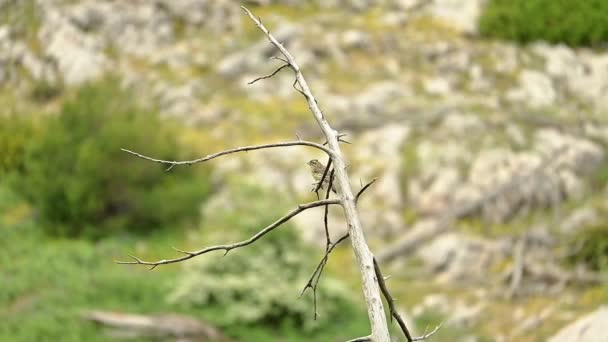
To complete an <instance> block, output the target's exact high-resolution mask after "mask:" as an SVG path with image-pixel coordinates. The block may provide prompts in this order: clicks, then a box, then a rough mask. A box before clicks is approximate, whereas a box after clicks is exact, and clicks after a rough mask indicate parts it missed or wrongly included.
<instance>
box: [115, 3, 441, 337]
mask: <svg viewBox="0 0 608 342" xmlns="http://www.w3.org/2000/svg"><path fill="white" fill-rule="evenodd" d="M242 9H243V10H244V11H245V13H246V14H247V15H248V16H249V18H250V19H251V20H252V21H253V22H254V23H255V25H256V26H257V27H258V28H259V29H260V30H261V31H262V32H263V33H264V35H265V36H266V37H267V38H268V40H269V41H270V43H271V44H272V45H274V46H275V47H276V48H277V49H278V51H279V52H280V55H281V56H278V57H274V59H276V60H278V61H281V62H282V63H283V64H282V65H281V66H280V67H279V68H277V69H276V70H275V71H274V72H272V73H270V74H268V75H266V76H262V77H259V78H257V79H255V80H253V81H251V82H250V84H252V83H255V82H257V81H260V80H264V79H268V78H271V77H272V76H274V75H276V74H277V73H279V72H280V71H281V70H283V69H291V70H292V71H293V73H294V75H295V81H294V83H293V88H294V89H295V90H297V91H298V92H299V93H300V94H301V95H302V96H303V97H304V98H305V99H306V102H307V103H308V107H309V109H310V111H311V113H312V115H313V117H314V118H315V120H316V121H317V124H318V125H319V128H320V129H321V131H322V132H323V134H324V135H325V139H326V141H325V143H323V144H319V143H316V142H311V141H304V140H302V139H301V138H300V137H298V140H295V141H288V142H280V143H273V144H264V145H256V146H245V147H238V148H234V149H230V150H226V151H221V152H218V153H215V154H211V155H208V156H206V157H203V158H199V159H195V160H187V161H170V160H160V159H155V158H151V157H148V156H145V155H142V154H139V153H137V152H133V151H129V150H124V151H125V152H128V153H131V154H133V155H135V156H137V157H140V158H143V159H146V160H149V161H153V162H157V163H162V164H165V165H168V168H167V170H170V169H172V168H173V167H175V166H180V165H192V164H197V163H202V162H205V161H208V160H211V159H214V158H217V157H221V156H224V155H227V154H232V153H237V152H244V151H252V150H259V149H266V148H274V147H287V146H308V147H312V148H316V149H318V150H320V151H323V152H324V153H325V154H327V156H328V162H327V165H326V169H325V171H324V173H323V177H322V179H321V181H320V182H318V183H317V186H316V188H315V189H314V190H315V192H317V196H318V191H319V189H320V187H321V185H322V184H323V182H324V181H325V180H326V177H329V182H333V184H334V185H335V188H336V189H337V196H338V199H330V198H329V190H330V189H331V188H332V183H330V184H329V186H328V187H327V193H326V196H325V199H319V200H317V201H314V202H310V203H306V204H300V205H298V206H297V207H296V208H295V209H293V210H292V211H291V212H289V213H287V214H286V215H285V216H283V217H281V218H279V219H278V220H277V221H275V222H274V223H272V224H270V225H269V226H267V227H266V228H264V229H262V230H261V231H259V232H258V233H257V234H255V235H254V236H252V237H251V238H249V239H247V240H244V241H241V242H237V243H233V244H225V245H218V246H212V247H207V248H203V249H200V250H197V251H182V250H179V249H175V248H174V249H175V250H176V251H177V252H179V253H181V254H182V256H180V257H176V258H173V259H165V260H158V261H144V260H142V259H140V258H137V257H135V256H130V257H131V258H132V259H133V261H119V262H118V263H120V264H138V265H147V266H149V267H150V269H154V268H155V267H157V266H159V265H165V264H171V263H177V262H181V261H185V260H188V259H191V258H194V257H196V256H199V255H201V254H205V253H208V252H212V251H217V250H222V251H224V254H227V253H228V252H229V251H230V250H232V249H236V248H241V247H245V246H247V245H250V244H252V243H254V242H256V241H257V240H258V239H260V238H262V237H263V236H264V235H266V234H268V233H269V232H271V231H272V230H274V229H276V228H278V227H280V226H281V225H282V224H283V223H285V222H287V221H288V220H290V219H291V218H293V217H294V216H296V215H298V214H299V213H301V212H303V211H305V210H308V209H311V208H315V207H320V206H324V207H325V218H324V223H325V232H326V249H325V255H324V257H323V258H322V259H321V261H320V262H319V264H318V266H317V268H316V269H315V270H314V272H313V274H312V276H311V278H310V280H309V282H308V283H307V284H306V285H305V287H304V290H303V291H302V293H304V292H305V291H306V290H307V289H309V288H310V289H312V291H313V300H314V303H315V318H316V287H317V284H318V282H319V279H320V277H321V273H322V272H323V268H324V266H325V265H326V263H327V261H328V258H329V254H330V253H331V252H332V250H333V249H334V248H335V247H336V246H337V245H338V244H339V243H341V242H342V241H344V240H346V239H347V238H350V240H351V244H352V248H353V251H354V253H355V256H356V260H357V265H358V268H359V271H360V272H361V282H362V286H363V295H364V297H365V302H366V305H367V313H368V316H369V321H370V325H371V334H370V335H369V336H365V337H360V338H357V339H355V340H356V341H374V342H388V341H390V335H389V328H388V324H387V320H386V316H385V312H384V307H383V304H382V298H381V293H382V294H383V295H384V298H385V299H386V301H387V303H388V306H389V312H390V315H391V319H392V318H393V317H394V318H395V319H396V320H397V322H398V324H399V326H400V328H401V330H402V331H403V333H404V335H405V337H406V339H407V340H408V341H420V340H423V339H426V338H428V337H429V336H431V335H432V334H433V333H435V331H437V329H438V328H439V327H437V328H435V329H434V330H433V331H432V332H430V333H428V334H424V335H423V336H420V337H412V335H411V334H410V332H409V330H408V328H407V327H406V325H405V323H404V321H403V319H402V318H401V317H400V316H399V314H398V312H397V310H396V309H395V307H394V301H393V299H392V297H391V295H390V294H389V292H388V289H387V287H386V284H385V282H384V278H383V277H382V274H381V273H380V266H379V265H378V263H377V262H376V260H375V259H374V256H373V254H372V252H371V250H370V249H369V247H368V245H367V242H366V241H365V235H364V233H363V227H362V226H361V221H360V219H359V214H358V212H357V200H358V199H359V196H360V195H361V194H362V193H363V192H364V191H365V190H366V189H368V188H369V186H370V185H371V184H372V183H373V182H374V181H375V180H373V181H371V182H370V183H368V184H367V185H365V186H364V187H362V188H361V190H359V192H358V193H357V194H356V195H354V194H353V190H352V187H351V185H350V181H349V177H348V172H347V167H346V161H345V158H344V156H343V154H342V152H341V150H340V142H346V141H345V140H344V139H343V137H344V135H343V134H340V133H338V132H337V131H336V130H334V129H333V128H332V127H331V126H330V125H329V123H328V121H327V119H326V117H325V115H324V114H323V112H322V111H321V109H320V108H319V105H318V103H317V100H316V99H315V97H314V96H313V94H312V92H311V90H310V88H309V86H308V83H307V82H306V80H305V79H304V75H303V74H302V72H301V70H300V66H299V65H298V64H297V63H296V60H295V58H294V57H293V56H292V55H291V53H290V52H289V51H287V49H286V48H285V47H284V46H283V45H282V44H281V43H279V42H278V41H277V40H276V39H275V37H274V36H273V35H272V34H271V33H270V31H269V30H268V29H267V28H266V27H265V26H264V24H263V23H262V21H261V19H260V18H257V17H255V16H254V15H253V14H252V13H251V12H250V11H249V10H248V9H247V8H245V7H242ZM329 205H339V206H341V207H342V209H343V212H344V217H345V219H346V223H347V225H348V232H347V233H346V235H344V236H342V237H341V238H339V239H338V240H336V241H335V242H332V241H331V240H330V237H329V229H328V226H327V211H328V206H329Z"/></svg>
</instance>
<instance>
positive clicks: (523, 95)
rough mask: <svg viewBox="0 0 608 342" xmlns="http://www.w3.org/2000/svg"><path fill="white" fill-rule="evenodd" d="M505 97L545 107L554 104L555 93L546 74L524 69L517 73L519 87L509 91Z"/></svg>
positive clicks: (533, 105) (532, 105)
mask: <svg viewBox="0 0 608 342" xmlns="http://www.w3.org/2000/svg"><path fill="white" fill-rule="evenodd" d="M507 98H508V99H509V100H511V101H516V102H523V103H525V104H527V105H529V106H530V107H545V106H549V105H552V104H554V102H555V100H556V99H557V93H556V91H555V89H554V87H553V83H552V81H551V79H550V78H549V77H548V76H547V75H545V74H543V73H541V72H538V71H534V70H524V71H523V72H522V73H521V74H520V75H519V88H517V89H513V90H511V91H509V92H508V93H507Z"/></svg>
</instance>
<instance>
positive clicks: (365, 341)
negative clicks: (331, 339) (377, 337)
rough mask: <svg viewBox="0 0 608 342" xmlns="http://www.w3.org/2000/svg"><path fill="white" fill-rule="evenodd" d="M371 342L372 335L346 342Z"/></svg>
mask: <svg viewBox="0 0 608 342" xmlns="http://www.w3.org/2000/svg"><path fill="white" fill-rule="evenodd" d="M371 340H372V335H367V336H362V337H357V338H353V339H352V340H348V341H346V342H369V341H371Z"/></svg>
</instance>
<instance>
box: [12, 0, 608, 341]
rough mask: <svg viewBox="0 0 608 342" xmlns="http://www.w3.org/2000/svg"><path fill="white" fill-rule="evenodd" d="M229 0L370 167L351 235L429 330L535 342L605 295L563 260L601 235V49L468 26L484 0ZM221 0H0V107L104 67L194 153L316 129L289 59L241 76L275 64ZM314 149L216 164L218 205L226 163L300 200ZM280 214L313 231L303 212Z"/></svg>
mask: <svg viewBox="0 0 608 342" xmlns="http://www.w3.org/2000/svg"><path fill="white" fill-rule="evenodd" d="M245 3H246V4H248V5H249V6H251V9H252V11H254V13H255V14H256V15H259V16H260V17H261V18H262V19H263V20H264V22H265V23H266V25H267V26H269V27H270V28H271V29H272V30H273V33H274V34H275V36H276V37H277V38H278V39H279V40H280V41H281V42H283V43H284V44H285V45H286V46H287V48H288V49H289V50H290V51H291V52H292V53H293V54H294V55H295V57H296V59H297V60H298V61H299V62H300V64H301V66H302V68H303V71H304V74H305V76H306V77H308V79H309V82H310V84H311V87H312V90H313V92H314V93H315V95H316V97H317V99H318V100H319V102H320V105H321V107H322V109H323V110H324V112H325V113H326V115H327V117H328V119H329V121H330V122H331V123H332V124H333V125H334V126H335V128H336V129H338V130H339V131H340V132H343V133H347V134H348V138H347V140H349V141H351V142H352V143H353V144H352V145H345V147H344V148H345V150H346V152H347V153H348V155H349V161H350V163H351V169H352V171H351V172H352V174H353V179H354V180H358V179H362V180H363V181H364V182H365V181H366V180H369V179H371V178H373V177H379V180H378V182H377V184H375V185H374V187H373V188H372V191H369V192H368V193H367V194H366V197H365V199H364V200H362V203H361V209H362V211H363V215H364V220H365V227H366V229H367V234H368V237H369V238H370V240H371V241H372V243H373V245H374V250H375V251H376V254H377V255H378V256H379V257H380V258H381V259H382V260H383V261H384V262H385V263H387V264H388V265H391V266H394V268H393V269H392V270H391V273H393V274H394V278H393V279H394V280H391V281H392V282H393V283H392V284H390V282H389V286H393V287H395V288H396V290H395V291H396V292H397V293H398V297H399V298H400V299H402V300H401V301H400V303H401V305H402V306H403V307H402V309H403V310H405V311H406V312H407V313H408V314H410V315H413V316H414V318H416V319H422V318H424V317H427V319H428V320H429V323H430V324H433V323H438V322H436V321H444V322H445V325H446V328H444V331H446V332H449V333H445V334H444V335H442V336H443V337H440V339H438V340H442V341H443V340H445V341H452V340H463V341H509V340H518V341H540V340H544V339H546V338H548V337H550V336H552V335H555V334H557V333H558V331H559V330H560V329H561V328H562V327H563V326H566V325H567V324H568V323H570V322H572V321H574V320H575V319H576V318H577V317H578V316H579V315H583V314H586V313H588V312H591V311H593V310H595V309H597V307H598V303H601V302H603V303H607V302H608V295H606V287H605V285H603V283H604V282H603V278H602V277H601V276H600V275H599V274H598V273H597V270H593V269H592V268H591V267H589V266H588V265H585V264H577V263H572V262H570V261H569V260H571V259H572V258H571V257H572V255H576V254H577V253H579V252H580V249H581V248H582V247H581V246H579V245H577V244H575V243H574V242H573V241H580V239H579V237H580V236H581V234H583V233H584V232H585V231H586V229H587V228H589V227H596V226H602V227H603V229H604V232H606V233H607V234H608V230H606V222H608V159H607V158H608V156H607V155H606V147H607V146H608V53H606V52H604V51H592V50H587V49H571V48H568V47H566V46H553V45H547V44H544V43H536V44H533V45H530V46H526V47H521V46H517V45H514V44H511V43H508V42H499V41H489V40H485V39H482V38H480V37H478V35H477V34H476V24H475V23H476V20H477V17H478V15H479V13H480V12H481V11H482V10H483V3H484V1H482V0H474V1H473V0H471V1H466V2H465V1H454V0H332V1H321V0H318V1H295V0H289V1H272V0H255V1H253V0H251V1H245ZM238 5H239V3H238V2H237V1H229V0H225V1H224V0H222V1H219V0H213V1H208V0H156V1H143V0H137V1H118V0H116V1H111V0H104V1H96V0H82V1H75V0H0V90H1V91H0V105H1V106H2V107H3V108H7V109H8V110H9V111H12V112H16V113H25V112H31V111H32V109H36V110H37V111H38V112H44V111H48V110H50V109H52V108H54V107H56V105H57V104H58V103H61V101H62V99H63V98H65V97H66V96H68V95H69V94H70V93H71V90H72V89H74V88H75V87H77V86H78V85H80V84H83V83H85V82H89V81H94V80H96V79H100V78H102V77H104V75H108V74H110V75H114V76H116V77H118V79H119V80H120V81H121V83H122V86H124V87H129V88H133V89H135V91H136V92H137V94H139V100H140V102H142V103H144V104H149V105H154V106H158V107H159V108H160V109H161V111H162V113H163V114H164V115H166V116H171V117H178V118H180V119H182V120H183V121H184V122H187V123H188V124H189V125H191V126H192V127H193V129H196V130H198V131H199V132H201V133H200V141H198V143H199V144H200V145H201V146H204V147H205V148H204V150H205V151H207V152H208V151H210V150H218V149H221V148H223V147H227V146H238V145H241V144H245V143H247V144H250V143H255V142H260V141H265V142H270V141H279V140H283V139H292V138H293V137H294V136H295V134H296V133H297V134H299V135H300V136H302V137H305V138H307V139H320V134H319V131H318V130H317V127H316V125H315V123H314V121H313V120H312V117H311V116H310V115H309V114H308V112H307V107H306V104H305V102H304V101H303V99H302V98H301V96H300V95H299V94H298V93H297V92H296V91H294V89H293V88H292V82H293V75H292V74H291V73H290V72H289V71H287V70H283V72H281V73H280V74H278V75H277V76H276V77H274V78H272V79H268V80H264V81H262V82H257V83H256V84H254V85H248V84H247V83H248V81H250V80H252V79H254V78H256V77H257V76H260V75H264V74H267V73H269V72H271V71H272V70H274V68H276V67H277V66H278V65H279V64H278V61H276V60H272V59H270V57H272V56H274V55H275V53H276V51H274V49H273V48H272V46H271V45H270V44H268V42H267V40H266V39H265V38H264V37H263V36H262V35H261V34H259V32H257V31H256V29H255V27H254V26H253V25H252V24H251V23H250V22H249V21H248V20H246V18H245V16H244V15H243V13H242V12H241V10H240V8H239V6H238ZM312 157H313V155H311V154H310V151H308V150H300V149H290V150H283V151H276V150H275V151H268V152H259V153H250V154H246V155H242V156H238V157H234V158H230V159H226V160H225V161H224V162H223V163H215V164H214V177H215V179H216V181H217V184H218V186H219V189H220V190H219V191H218V193H217V195H216V196H217V197H216V199H215V200H216V201H220V202H221V201H223V200H225V193H228V192H229V191H230V190H229V189H224V190H222V184H224V181H225V179H226V178H227V177H248V178H251V179H256V181H257V182H259V183H260V184H262V185H264V186H267V187H269V188H272V189H275V190H276V191H280V192H283V193H285V194H286V195H287V196H291V198H293V199H294V203H295V202H296V201H299V200H306V199H307V198H308V199H310V198H311V194H310V193H309V190H310V183H311V179H309V177H310V176H309V175H308V173H307V168H306V165H305V162H306V161H308V160H309V159H311V158H312ZM269 175H271V176H270V177H269ZM356 186H358V184H357V185H356ZM216 204H217V202H216ZM334 214H335V215H334V217H332V221H333V222H335V224H334V227H335V229H334V230H335V232H334V233H335V234H338V231H339V230H340V229H344V227H343V224H341V223H340V222H341V221H340V218H339V215H338V214H339V213H334ZM297 224H298V226H299V227H300V229H301V231H302V234H303V236H304V237H306V238H307V239H308V240H310V241H311V242H313V243H315V242H322V241H323V238H324V235H323V234H324V233H323V230H322V222H321V220H320V218H319V213H318V212H311V213H310V214H308V215H303V216H299V217H298V220H297ZM577 248H578V249H577ZM387 267H388V266H387ZM598 314H602V315H604V316H605V309H600V310H598ZM429 317H430V318H429ZM588 321H590V322H592V321H593V319H592V318H589V319H588ZM579 325H581V324H579ZM417 328H418V329H417V330H418V331H419V332H422V331H423V330H424V326H421V327H417ZM570 329H574V328H570ZM599 330H601V329H599ZM589 331H596V330H587V333H589ZM452 333H453V335H452V337H453V336H457V337H456V338H455V339H454V338H450V334H452ZM565 333H567V332H562V333H561V334H565ZM575 333H576V332H575ZM602 333H603V332H602V331H596V334H599V335H598V336H600V335H601V334H602ZM558 336H563V335H558ZM603 337H604V338H605V336H603ZM596 338H599V337H596ZM553 340H554V341H557V340H559V341H574V340H575V339H571V338H558V337H556V338H555V339H553ZM584 340H585V341H595V340H593V339H592V338H591V337H589V339H584ZM600 340H601V339H600ZM597 341H599V340H597Z"/></svg>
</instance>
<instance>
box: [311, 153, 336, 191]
mask: <svg viewBox="0 0 608 342" xmlns="http://www.w3.org/2000/svg"><path fill="white" fill-rule="evenodd" d="M306 164H308V166H310V172H311V173H312V178H314V179H315V181H317V182H316V183H315V188H313V190H314V189H316V186H317V185H318V184H319V182H320V181H321V178H323V173H324V172H325V165H323V164H321V162H319V161H318V160H316V159H313V160H311V161H309V162H308V163H306ZM330 173H331V171H327V174H326V175H325V179H324V180H323V184H321V187H320V189H321V190H325V189H326V188H327V186H328V185H329V175H330ZM331 191H333V192H334V193H335V192H336V185H335V184H334V183H333V182H332V184H331Z"/></svg>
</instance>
